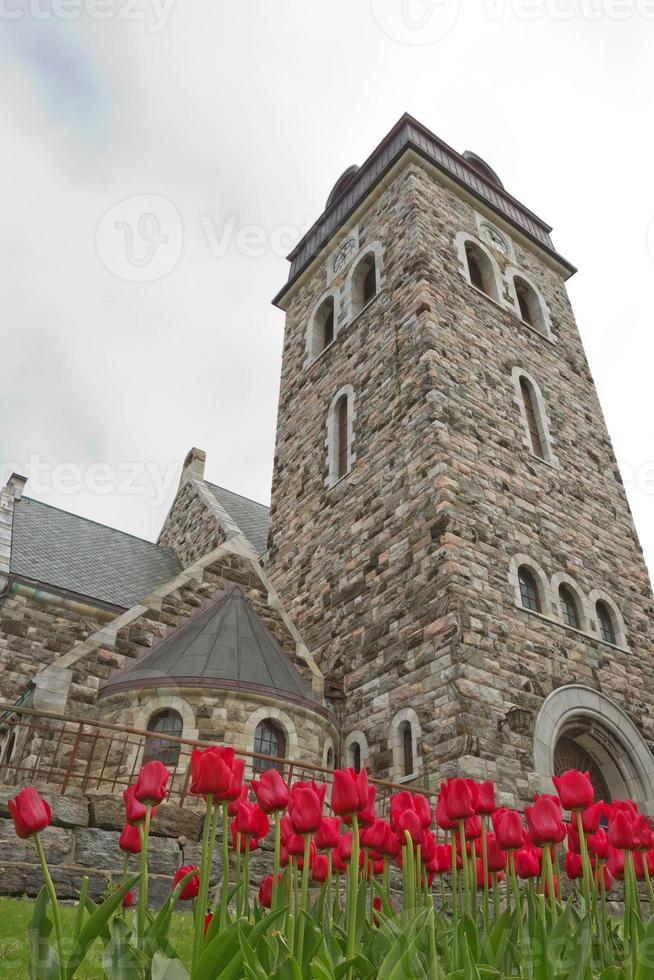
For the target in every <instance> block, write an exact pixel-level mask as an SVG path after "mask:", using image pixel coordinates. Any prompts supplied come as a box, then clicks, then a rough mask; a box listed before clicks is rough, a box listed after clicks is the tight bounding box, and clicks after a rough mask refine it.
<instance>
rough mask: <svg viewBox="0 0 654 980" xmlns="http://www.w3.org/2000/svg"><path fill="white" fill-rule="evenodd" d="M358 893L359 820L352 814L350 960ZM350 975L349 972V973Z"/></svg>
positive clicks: (349, 914)
mask: <svg viewBox="0 0 654 980" xmlns="http://www.w3.org/2000/svg"><path fill="white" fill-rule="evenodd" d="M358 893H359V818H358V816H357V814H356V813H353V814H352V856H351V858H350V890H349V895H348V901H349V905H348V908H347V911H346V916H347V919H346V921H347V953H346V959H348V960H349V959H351V958H352V957H353V956H354V953H355V951H356V922H357V895H358ZM350 974H351V971H350Z"/></svg>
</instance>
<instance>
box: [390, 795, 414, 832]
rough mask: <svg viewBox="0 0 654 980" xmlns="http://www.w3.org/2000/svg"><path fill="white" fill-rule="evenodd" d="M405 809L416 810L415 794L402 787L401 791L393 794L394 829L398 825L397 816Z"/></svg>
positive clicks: (392, 823) (392, 821)
mask: <svg viewBox="0 0 654 980" xmlns="http://www.w3.org/2000/svg"><path fill="white" fill-rule="evenodd" d="M404 810H413V811H414V812H415V805H414V802H413V796H412V794H411V793H409V791H408V790H406V789H402V790H400V792H399V793H394V794H393V795H392V796H391V827H393V829H395V827H396V826H397V818H398V817H399V815H400V814H401V813H402V812H403V811H404Z"/></svg>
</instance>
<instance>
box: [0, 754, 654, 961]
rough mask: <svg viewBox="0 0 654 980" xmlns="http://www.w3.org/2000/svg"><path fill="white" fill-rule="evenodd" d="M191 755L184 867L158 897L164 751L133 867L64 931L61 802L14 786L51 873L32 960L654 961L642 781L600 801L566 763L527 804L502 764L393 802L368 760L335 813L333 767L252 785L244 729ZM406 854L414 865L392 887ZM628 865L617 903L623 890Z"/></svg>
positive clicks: (34, 931) (129, 811)
mask: <svg viewBox="0 0 654 980" xmlns="http://www.w3.org/2000/svg"><path fill="white" fill-rule="evenodd" d="M191 766H192V784H191V793H192V794H193V795H195V796H196V797H198V798H203V799H204V800H205V806H206V811H205V817H204V825H203V839H202V852H201V858H200V863H199V865H198V866H196V865H188V866H185V867H181V868H179V869H178V870H177V871H176V872H175V874H174V875H173V876H172V877H171V889H170V894H169V896H168V898H167V900H166V902H165V903H164V905H163V907H162V908H161V909H160V910H159V911H158V912H157V913H156V914H154V913H153V912H151V911H150V909H149V908H148V844H149V838H150V830H151V826H152V821H153V820H156V811H157V807H158V806H159V805H160V804H161V803H162V802H163V800H164V799H165V796H166V786H167V783H168V780H169V773H168V770H167V769H166V767H165V766H163V765H162V764H161V763H160V762H149V763H147V764H146V765H145V766H144V767H143V768H142V769H141V771H140V773H139V776H138V779H137V781H136V783H135V784H134V785H133V786H131V787H130V788H129V789H128V790H127V791H126V792H125V793H124V798H125V816H126V823H125V827H124V829H123V832H122V834H121V836H120V842H119V845H120V848H121V850H122V851H123V853H124V855H125V860H124V868H125V873H124V880H123V882H122V884H121V885H120V886H119V887H118V888H116V889H115V890H114V891H112V892H111V894H109V895H108V896H107V897H106V898H105V900H104V901H103V902H102V904H101V905H95V903H93V902H92V901H91V900H90V899H89V898H88V896H87V894H86V885H85V883H84V884H83V885H82V891H81V895H80V899H79V905H78V909H77V915H76V919H75V925H74V929H73V934H72V937H70V938H68V939H67V938H66V937H65V936H64V933H63V930H62V924H61V912H60V909H59V908H58V904H57V896H56V894H55V889H54V886H53V884H52V881H51V878H50V874H49V871H48V866H47V862H46V857H45V854H44V851H43V847H42V843H41V839H40V833H41V832H42V831H43V830H44V829H45V828H46V827H47V826H48V825H49V823H50V816H51V815H50V807H49V805H48V803H47V801H45V800H44V799H42V798H41V796H40V795H39V794H38V792H37V791H36V790H35V789H33V788H32V787H27V788H26V789H23V790H21V792H20V793H18V794H17V796H16V797H15V798H14V799H13V800H11V801H10V802H9V808H10V812H11V815H12V818H13V820H14V824H15V827H16V832H17V833H18V835H19V836H20V837H22V838H31V839H32V840H33V842H34V846H35V848H36V851H37V854H38V856H39V860H40V863H41V868H42V871H43V876H44V886H43V889H42V891H41V893H40V894H39V896H38V898H37V900H36V902H35V907H34V916H33V921H32V924H31V927H30V930H29V945H30V957H31V967H30V976H33V977H35V978H40V980H41V978H42V980H55V978H58V980H64V978H66V980H68V978H72V977H74V976H75V975H76V974H77V973H78V971H79V970H80V967H81V966H82V964H83V962H84V958H85V956H86V955H87V952H88V950H89V949H90V948H91V946H92V945H93V944H94V943H96V942H97V941H98V940H99V941H100V942H101V943H102V944H103V945H104V954H103V968H104V970H105V973H106V975H107V976H108V977H111V978H121V980H128V978H137V977H152V978H164V977H167V978H172V980H177V978H184V977H191V978H193V980H217V978H223V980H227V978H230V977H231V978H238V977H247V978H248V980H250V978H252V980H266V978H272V977H279V978H302V977H308V978H315V980H339V978H350V980H354V978H360V980H365V978H370V980H373V978H386V980H391V978H393V980H401V978H404V977H406V978H409V977H429V978H432V977H433V978H446V977H450V978H457V980H458V978H462V980H468V978H473V980H474V978H477V977H480V978H491V977H533V978H535V980H562V978H564V977H565V978H568V977H578V978H584V980H585V978H592V977H601V978H602V980H619V978H624V980H627V978H629V980H644V978H651V977H653V976H654V920H652V919H651V915H652V907H653V905H654V892H653V890H652V883H651V880H650V875H651V874H652V873H653V872H654V856H653V850H652V848H653V845H654V839H653V835H652V827H651V824H650V821H649V819H648V818H647V817H645V816H643V815H640V814H638V811H637V808H636V806H635V805H634V804H633V803H632V802H631V801H618V802H613V803H611V804H605V803H604V802H602V801H595V799H594V791H593V787H592V785H591V782H590V780H589V778H588V774H587V773H580V772H575V771H571V772H567V773H565V774H563V775H562V776H561V777H560V778H558V779H556V778H555V780H554V782H555V785H556V789H557V794H558V795H557V796H547V795H542V796H538V797H536V798H535V800H534V803H533V805H532V806H530V807H527V808H526V809H525V814H524V818H523V815H522V814H521V813H519V812H518V811H515V810H509V809H503V808H497V807H496V805H495V792H494V787H493V785H492V783H482V784H478V783H475V782H473V781H472V780H469V779H451V780H449V781H448V782H447V783H445V784H443V786H442V787H441V790H440V793H439V795H438V800H437V804H436V807H435V810H432V808H431V805H430V803H429V801H428V800H427V799H426V798H425V797H424V796H422V795H420V794H418V793H411V792H409V791H406V790H405V791H402V792H399V793H396V794H395V795H394V796H393V797H392V799H391V809H390V819H389V820H388V821H387V820H384V819H381V818H379V817H377V816H376V815H375V790H374V787H372V786H370V785H369V784H368V778H367V774H366V771H365V770H361V772H359V773H355V772H354V771H353V770H350V769H344V770H339V771H337V772H336V773H334V778H333V786H332V791H331V799H330V801H329V807H330V809H331V811H332V815H331V816H329V815H327V814H326V812H325V811H326V806H325V797H326V790H327V787H326V786H325V785H321V786H319V785H317V784H316V783H313V782H296V783H294V784H293V785H292V786H291V787H288V786H287V785H286V783H285V782H284V781H283V779H282V778H281V776H280V775H279V773H278V772H277V770H275V769H270V770H268V771H267V772H265V773H264V774H263V775H262V777H261V779H259V780H254V781H253V782H252V783H251V785H250V786H248V785H246V784H244V783H243V760H239V759H237V758H235V756H234V753H233V751H232V750H231V749H227V748H220V747H210V748H207V749H204V750H202V751H201V750H194V752H193V755H192V759H191ZM525 819H526V826H525V822H524V821H525ZM219 827H221V828H222V841H221V845H220V847H219V848H218V849H217V848H216V840H217V836H218V829H219ZM268 835H271V836H272V838H273V840H274V868H273V873H272V874H271V875H267V876H266V877H265V878H264V879H263V881H262V882H260V883H257V884H258V898H257V900H255V901H254V903H253V902H252V899H251V882H250V857H251V854H252V852H253V851H254V850H256V849H257V848H258V847H259V845H260V842H261V841H262V840H263V839H264V838H266V837H268ZM130 861H131V862H133V863H134V864H138V871H137V872H136V871H135V873H131V874H130V872H129V866H130ZM391 866H396V867H397V868H399V870H400V872H401V881H402V889H401V894H400V897H399V900H398V903H397V907H395V905H394V903H393V900H392V898H391V891H390V870H391ZM216 869H218V871H219V875H220V877H221V881H222V883H221V887H220V889H219V895H218V896H217V899H216V900H215V901H214V899H213V896H210V894H209V892H210V888H209V880H210V877H211V874H212V872H214V873H215V871H216ZM613 880H615V881H617V882H618V883H619V884H620V888H621V889H622V897H623V901H624V915H622V916H621V917H620V918H616V917H613V916H611V915H610V914H609V910H608V904H607V891H608V889H609V887H610V886H611V882H612V881H613ZM639 880H640V881H642V883H643V884H642V885H641V886H640V887H639V886H638V881H639ZM564 885H565V888H564V887H563V886H564ZM255 887H256V886H255ZM563 891H565V894H566V896H567V897H566V898H565V901H563V900H562V895H561V893H562V892H563ZM641 891H642V892H643V895H644V896H645V897H644V898H641ZM178 903H181V905H182V907H183V906H184V905H186V907H190V908H191V909H192V918H191V919H190V920H189V921H190V923H191V924H192V936H189V941H188V945H189V948H190V954H189V955H187V956H186V957H185V962H183V960H182V958H180V954H179V950H176V949H175V948H174V947H173V945H172V944H171V940H170V923H171V920H172V915H173V910H174V909H175V907H176V906H177V905H178ZM648 920H649V924H648ZM53 926H54V930H53ZM52 932H53V933H54V941H52V936H51V933H52Z"/></svg>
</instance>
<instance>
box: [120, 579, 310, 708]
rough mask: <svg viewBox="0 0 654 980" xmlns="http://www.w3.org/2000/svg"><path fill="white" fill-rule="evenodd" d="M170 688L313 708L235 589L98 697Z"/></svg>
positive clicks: (303, 685)
mask: <svg viewBox="0 0 654 980" xmlns="http://www.w3.org/2000/svg"><path fill="white" fill-rule="evenodd" d="M170 683H172V684H174V685H175V686H186V687H189V686H193V687H208V688H213V689H216V688H217V689H219V690H224V689H226V688H227V689H236V690H251V691H255V692H258V693H269V694H273V695H275V696H276V697H279V696H280V695H282V696H283V697H285V698H287V699H288V700H292V701H302V702H307V701H310V702H312V703H313V705H314V706H315V704H316V702H315V698H314V696H313V694H312V692H311V688H310V686H309V685H308V684H307V683H305V681H304V678H303V677H302V675H301V674H300V672H299V671H298V670H297V668H296V667H295V666H294V664H293V663H292V662H291V660H290V658H289V657H288V656H287V654H285V653H284V651H283V650H282V648H281V647H280V645H279V644H278V642H277V640H276V639H275V637H274V636H273V635H272V633H270V632H269V630H268V629H266V627H265V626H264V624H263V623H262V622H261V620H260V619H259V617H258V615H257V613H256V611H255V609H254V606H253V605H252V603H251V602H250V600H249V599H248V598H246V596H245V595H244V594H243V593H242V592H241V590H240V589H239V588H238V587H235V588H234V589H232V591H230V592H228V593H223V594H222V595H221V596H220V598H218V599H217V600H216V601H213V602H212V603H211V604H210V605H209V606H208V608H206V609H205V610H204V611H202V612H200V613H198V614H197V615H196V616H195V617H194V618H193V619H191V620H190V621H189V622H187V623H185V624H184V625H183V626H181V627H179V628H178V629H177V630H175V632H174V633H172V634H171V635H170V636H168V637H167V638H166V639H165V640H163V641H162V642H161V643H160V644H158V645H157V646H156V647H155V648H154V650H152V652H151V653H148V654H147V655H146V656H145V657H143V658H142V659H141V660H139V661H138V662H137V663H136V664H134V665H133V666H132V667H130V668H128V669H127V670H123V671H120V672H119V673H118V674H116V675H114V676H113V677H112V678H111V679H110V680H109V681H108V682H107V683H106V684H105V685H104V687H103V688H102V693H103V694H109V693H111V692H112V691H117V690H120V691H124V690H131V689H134V688H156V687H161V686H162V685H164V684H170Z"/></svg>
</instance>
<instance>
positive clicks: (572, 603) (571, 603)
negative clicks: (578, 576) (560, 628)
mask: <svg viewBox="0 0 654 980" xmlns="http://www.w3.org/2000/svg"><path fill="white" fill-rule="evenodd" d="M559 602H560V603H561V612H562V613H563V622H564V623H567V625H568V626H574V628H575V629H579V628H580V626H581V622H580V619H579V609H578V607H577V600H576V599H575V597H574V593H573V591H572V589H570V588H569V587H568V586H567V585H561V586H560V587H559Z"/></svg>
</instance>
